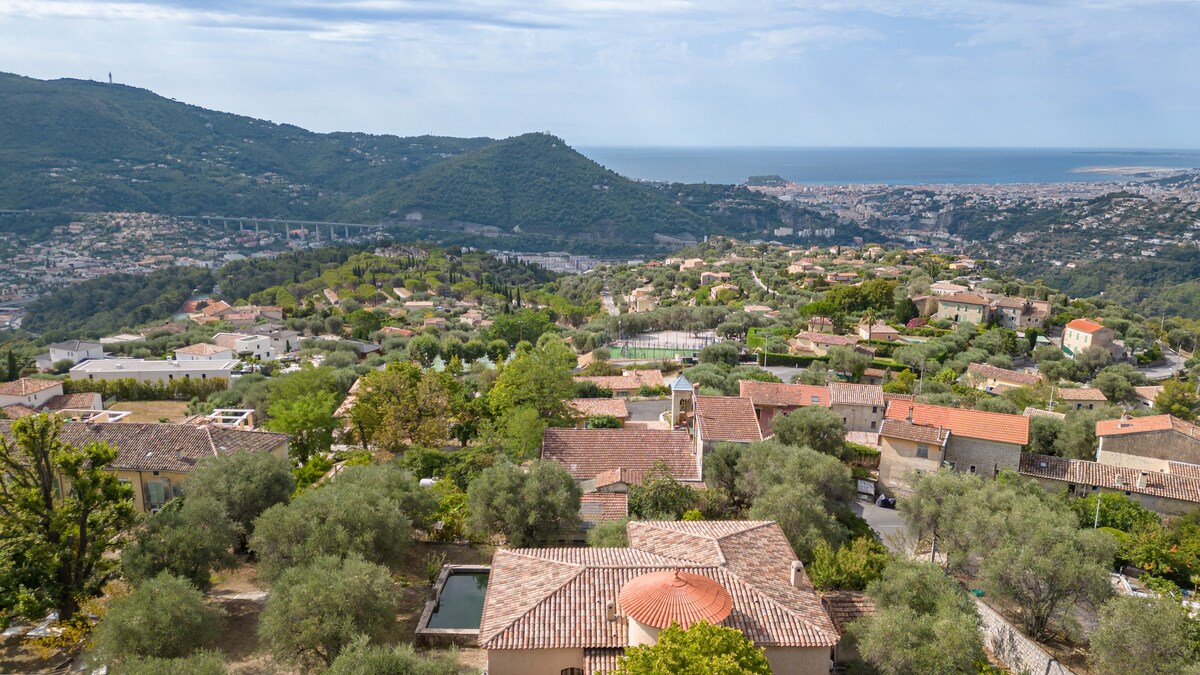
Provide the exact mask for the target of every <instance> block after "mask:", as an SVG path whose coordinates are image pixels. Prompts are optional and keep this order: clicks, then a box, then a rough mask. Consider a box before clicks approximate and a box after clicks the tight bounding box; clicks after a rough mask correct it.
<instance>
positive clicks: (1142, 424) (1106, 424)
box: [1096, 415, 1200, 438]
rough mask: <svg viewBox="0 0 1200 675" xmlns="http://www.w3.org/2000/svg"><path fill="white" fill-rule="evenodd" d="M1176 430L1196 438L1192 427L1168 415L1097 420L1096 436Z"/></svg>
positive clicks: (1194, 428)
mask: <svg viewBox="0 0 1200 675" xmlns="http://www.w3.org/2000/svg"><path fill="white" fill-rule="evenodd" d="M1171 429H1176V430H1177V431H1179V432H1180V433H1183V434H1186V435H1189V436H1197V437H1198V438H1200V434H1197V429H1196V427H1195V426H1194V425H1191V424H1188V423H1187V422H1184V421H1183V420H1180V419H1176V418H1174V417H1172V416H1170V415H1150V416H1149V417H1125V418H1121V419H1115V420H1098V421H1097V422H1096V436H1097V437H1100V436H1123V435H1125V434H1144V433H1147V432H1151V431H1170V430H1171Z"/></svg>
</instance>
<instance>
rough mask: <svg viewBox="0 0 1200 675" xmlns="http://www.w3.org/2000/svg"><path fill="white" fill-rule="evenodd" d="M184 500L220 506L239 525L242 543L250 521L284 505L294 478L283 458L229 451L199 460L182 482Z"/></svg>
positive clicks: (292, 489)
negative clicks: (210, 501)
mask: <svg viewBox="0 0 1200 675" xmlns="http://www.w3.org/2000/svg"><path fill="white" fill-rule="evenodd" d="M183 489H184V494H185V499H191V498H192V497H209V498H211V499H215V500H217V501H218V502H219V503H221V504H222V505H224V507H225V512H226V513H227V514H228V515H229V518H230V519H231V520H232V521H233V522H234V523H236V524H237V525H239V526H241V528H242V542H241V544H242V545H244V543H245V541H246V538H247V537H249V536H250V534H252V533H253V532H254V519H255V518H258V516H259V515H260V514H261V513H262V512H263V511H266V510H267V509H269V508H271V507H272V506H274V505H276V504H286V503H287V501H288V499H290V498H291V496H292V492H294V491H295V489H296V478H295V477H294V476H293V475H292V470H291V467H289V466H288V462H287V460H286V459H283V458H279V457H275V456H273V455H270V454H268V453H265V452H233V453H229V454H221V455H216V456H214V457H207V458H205V459H202V460H200V461H199V462H198V463H197V464H196V469H195V470H194V471H192V473H191V474H190V475H189V476H188V478H187V481H186V482H185V483H184V488H183Z"/></svg>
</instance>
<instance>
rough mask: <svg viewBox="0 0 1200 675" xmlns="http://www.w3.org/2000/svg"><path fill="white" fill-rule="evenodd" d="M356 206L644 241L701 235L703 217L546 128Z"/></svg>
mask: <svg viewBox="0 0 1200 675" xmlns="http://www.w3.org/2000/svg"><path fill="white" fill-rule="evenodd" d="M355 206H361V207H362V210H361V212H363V213H367V214H370V215H371V216H373V219H389V218H403V217H404V216H405V215H407V214H410V213H413V212H420V214H421V217H422V219H423V220H435V221H465V222H469V223H475V224H482V225H494V226H496V227H499V228H501V229H502V230H506V231H512V230H513V228H515V227H518V228H520V231H521V232H525V233H529V234H539V235H545V236H550V237H562V238H582V239H585V240H593V241H611V240H613V239H618V238H624V239H627V240H630V241H636V242H650V241H653V240H654V235H655V234H665V235H686V236H690V237H694V238H697V239H699V238H702V237H703V235H704V233H705V231H706V227H707V225H708V221H707V220H706V219H705V218H703V217H701V216H697V215H696V214H694V213H692V212H690V211H688V210H687V209H685V208H683V207H682V206H679V205H677V204H676V203H674V202H673V201H671V200H670V199H668V198H667V197H666V196H665V195H663V194H661V193H660V191H658V190H655V189H654V188H652V187H651V186H648V185H644V184H641V183H636V182H634V181H631V180H629V179H628V178H625V177H623V176H621V175H619V174H617V173H615V172H613V171H610V170H608V169H605V168H604V167H602V166H600V165H599V164H597V163H596V162H593V161H592V160H590V159H588V158H587V157H584V156H583V155H581V154H579V153H578V152H576V151H575V150H573V149H571V148H570V146H568V145H567V144H566V142H564V141H563V140H562V139H560V138H556V137H554V136H551V135H548V134H525V135H523V136H517V137H514V138H509V139H506V140H503V141H498V142H496V143H493V144H491V145H488V146H486V147H483V148H480V149H478V150H475V151H474V152H469V153H464V154H462V155H459V156H458V157H454V158H451V159H448V160H446V161H444V162H442V163H440V164H437V165H435V166H432V167H430V168H429V169H427V170H425V171H422V172H421V173H418V174H415V175H412V176H410V177H408V178H407V179H405V180H404V181H401V182H400V183H398V184H397V185H395V186H394V187H392V188H387V189H384V190H382V191H381V192H379V193H377V194H375V195H372V196H370V197H367V198H364V199H362V200H360V201H359V202H357V203H356V204H355Z"/></svg>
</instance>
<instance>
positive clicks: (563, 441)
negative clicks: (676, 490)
mask: <svg viewBox="0 0 1200 675" xmlns="http://www.w3.org/2000/svg"><path fill="white" fill-rule="evenodd" d="M542 458H543V459H549V460H553V461H555V462H558V463H559V464H562V465H563V466H565V467H566V468H567V470H568V471H570V472H571V475H572V476H574V477H575V480H588V479H591V478H595V477H596V476H597V475H598V474H599V473H601V472H603V471H605V470H610V469H631V470H641V471H649V470H650V469H652V468H653V467H654V464H655V463H656V462H657V461H658V460H660V459H661V460H663V461H664V462H666V464H667V468H668V469H670V471H671V476H672V477H673V478H675V479H677V480H699V479H700V469H699V466H698V465H697V461H696V453H695V449H694V448H693V447H692V439H691V436H690V435H689V434H688V432H686V431H659V430H655V429H630V428H625V429H546V431H545V432H544V433H543V435H542Z"/></svg>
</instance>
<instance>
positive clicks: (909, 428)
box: [879, 420, 950, 447]
mask: <svg viewBox="0 0 1200 675" xmlns="http://www.w3.org/2000/svg"><path fill="white" fill-rule="evenodd" d="M879 435H880V436H884V437H887V438H899V439H901V440H905V441H912V442H913V443H926V444H929V445H936V446H938V447H944V446H945V445H946V441H948V440H950V430H949V429H938V428H937V427H924V426H920V425H916V424H912V423H910V422H909V421H908V420H884V421H883V424H881V425H880V426H879Z"/></svg>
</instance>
